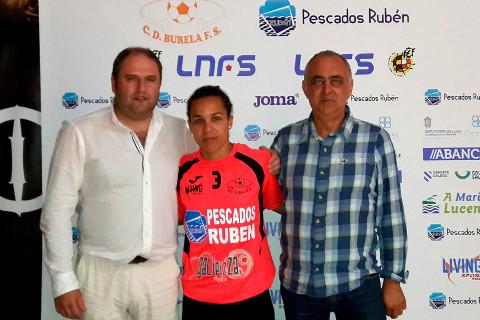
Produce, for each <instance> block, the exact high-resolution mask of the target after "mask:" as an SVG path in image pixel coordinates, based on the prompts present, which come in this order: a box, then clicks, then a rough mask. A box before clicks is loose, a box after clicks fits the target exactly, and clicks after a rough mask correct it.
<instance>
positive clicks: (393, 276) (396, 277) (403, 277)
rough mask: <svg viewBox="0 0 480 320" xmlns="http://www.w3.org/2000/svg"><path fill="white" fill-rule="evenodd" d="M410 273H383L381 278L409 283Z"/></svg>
mask: <svg viewBox="0 0 480 320" xmlns="http://www.w3.org/2000/svg"><path fill="white" fill-rule="evenodd" d="M408 274H409V271H408V270H407V271H405V272H403V273H402V274H395V273H393V272H387V271H382V272H381V273H380V277H382V278H384V279H392V280H395V281H398V282H401V283H405V282H407V278H408Z"/></svg>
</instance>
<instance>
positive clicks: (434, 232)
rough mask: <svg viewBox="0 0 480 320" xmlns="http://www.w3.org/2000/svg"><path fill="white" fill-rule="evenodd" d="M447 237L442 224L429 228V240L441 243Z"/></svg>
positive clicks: (432, 225)
mask: <svg viewBox="0 0 480 320" xmlns="http://www.w3.org/2000/svg"><path fill="white" fill-rule="evenodd" d="M444 237H445V228H444V227H443V226H442V225H441V224H431V225H429V226H428V239H430V240H432V241H440V240H442V239H443V238H444Z"/></svg>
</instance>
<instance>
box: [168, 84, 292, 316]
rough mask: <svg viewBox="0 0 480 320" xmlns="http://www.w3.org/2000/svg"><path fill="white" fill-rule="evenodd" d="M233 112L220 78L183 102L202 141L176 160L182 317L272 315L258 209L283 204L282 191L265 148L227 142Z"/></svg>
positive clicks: (270, 270)
mask: <svg viewBox="0 0 480 320" xmlns="http://www.w3.org/2000/svg"><path fill="white" fill-rule="evenodd" d="M231 113H232V104H231V102H230V99H229V98H228V96H227V95H226V94H225V92H223V91H222V90H221V89H220V88H219V87H217V86H204V87H201V88H198V89H197V90H196V91H195V92H194V93H193V94H192V96H191V97H190V98H189V99H188V102H187V115H188V124H189V126H190V130H191V131H192V134H193V137H194V138H195V141H196V142H197V144H198V145H199V147H200V149H199V151H197V152H195V153H192V154H189V155H186V156H184V157H183V158H182V159H181V160H180V165H179V173H178V183H177V198H178V210H179V221H180V222H181V223H183V224H184V228H185V244H184V248H183V254H182V255H183V257H182V260H183V267H184V273H183V276H182V284H183V293H184V296H183V313H182V318H183V319H184V320H188V319H195V320H197V319H212V320H213V319H222V320H223V319H242V320H245V319H249V318H250V319H274V311H273V306H272V302H271V299H270V295H269V291H268V289H269V288H270V286H271V285H272V282H273V278H274V276H275V267H274V264H273V261H272V257H271V254H270V249H269V247H268V242H267V237H266V234H265V226H264V220H263V209H272V210H275V209H277V208H280V207H281V206H282V203H283V194H282V192H281V190H280V187H279V185H278V183H277V180H276V178H275V177H274V176H272V175H271V174H270V172H269V170H268V160H269V158H270V153H269V152H268V151H265V150H253V149H251V148H249V147H248V146H246V145H243V144H239V143H231V142H230V140H229V129H230V128H231V127H232V123H233V117H232V114H231Z"/></svg>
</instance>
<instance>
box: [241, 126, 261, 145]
mask: <svg viewBox="0 0 480 320" xmlns="http://www.w3.org/2000/svg"><path fill="white" fill-rule="evenodd" d="M244 136H245V139H247V140H248V141H257V140H258V139H260V137H261V136H262V129H260V127H259V126H257V125H256V124H249V125H248V126H246V127H245V130H244Z"/></svg>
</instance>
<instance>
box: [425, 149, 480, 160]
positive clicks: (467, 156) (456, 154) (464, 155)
mask: <svg viewBox="0 0 480 320" xmlns="http://www.w3.org/2000/svg"><path fill="white" fill-rule="evenodd" d="M423 160H424V161H432V160H480V147H453V148H423Z"/></svg>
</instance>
